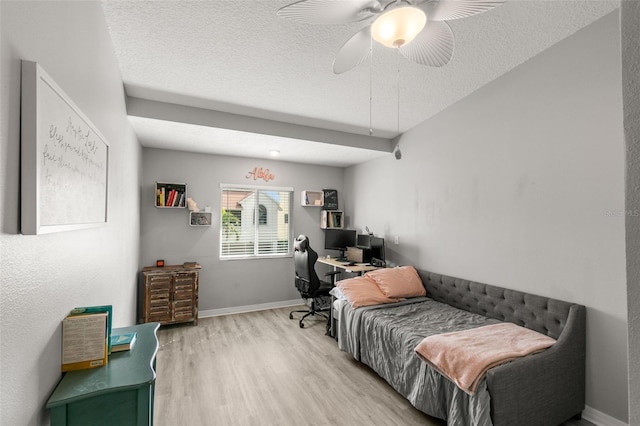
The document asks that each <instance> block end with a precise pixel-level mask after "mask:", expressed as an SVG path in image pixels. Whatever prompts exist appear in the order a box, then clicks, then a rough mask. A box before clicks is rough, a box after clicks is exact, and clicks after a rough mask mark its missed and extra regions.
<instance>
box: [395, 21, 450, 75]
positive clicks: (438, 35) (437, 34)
mask: <svg viewBox="0 0 640 426" xmlns="http://www.w3.org/2000/svg"><path fill="white" fill-rule="evenodd" d="M454 44H455V42H454V39H453V32H452V31H451V27H449V24H447V23H446V22H438V21H429V22H427V25H426V26H425V27H424V29H423V30H422V31H421V32H420V34H418V36H417V37H416V38H415V39H413V41H412V42H411V43H409V44H406V45H404V46H402V47H400V53H401V54H402V55H403V56H404V57H405V58H407V59H410V60H412V61H413V62H416V63H418V64H421V65H429V66H431V67H441V66H443V65H446V64H447V63H449V61H450V60H451V56H452V55H453V47H454Z"/></svg>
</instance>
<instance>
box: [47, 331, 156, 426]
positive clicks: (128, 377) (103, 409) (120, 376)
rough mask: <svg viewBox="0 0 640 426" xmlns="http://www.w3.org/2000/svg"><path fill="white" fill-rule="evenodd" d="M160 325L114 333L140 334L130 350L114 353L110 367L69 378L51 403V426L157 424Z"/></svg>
mask: <svg viewBox="0 0 640 426" xmlns="http://www.w3.org/2000/svg"><path fill="white" fill-rule="evenodd" d="M159 326H160V324H158V323H147V324H140V325H135V326H131V327H123V328H118V329H114V330H113V334H121V333H132V332H136V333H137V338H136V342H135V344H134V345H133V348H132V349H131V350H130V351H123V352H115V353H112V354H111V355H110V356H109V362H108V364H107V365H106V366H104V367H99V368H93V369H89V370H79V371H70V372H68V373H65V374H64V376H63V377H62V380H60V383H58V386H57V387H56V389H55V390H54V391H53V394H52V395H51V397H50V398H49V400H48V401H47V408H49V409H50V410H51V426H59V425H68V426H73V425H94V426H99V425H109V426H112V425H118V426H125V425H138V426H140V425H153V394H154V386H155V381H156V372H155V365H156V353H157V352H158V339H157V337H156V331H157V330H158V327H159Z"/></svg>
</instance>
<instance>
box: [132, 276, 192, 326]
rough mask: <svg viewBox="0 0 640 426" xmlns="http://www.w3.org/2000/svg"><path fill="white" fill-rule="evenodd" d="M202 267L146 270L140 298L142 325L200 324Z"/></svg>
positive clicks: (142, 280) (141, 281)
mask: <svg viewBox="0 0 640 426" xmlns="http://www.w3.org/2000/svg"><path fill="white" fill-rule="evenodd" d="M199 270H200V265H196V266H193V267H185V266H182V265H173V266H163V267H155V266H148V267H145V268H143V270H142V277H141V280H140V291H139V296H138V303H139V314H140V322H141V323H145V322H159V323H160V324H176V323H181V322H193V324H194V325H197V324H198V281H199Z"/></svg>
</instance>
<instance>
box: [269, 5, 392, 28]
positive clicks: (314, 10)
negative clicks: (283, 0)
mask: <svg viewBox="0 0 640 426" xmlns="http://www.w3.org/2000/svg"><path fill="white" fill-rule="evenodd" d="M380 10H382V6H381V5H380V2H379V1H378V0H302V1H299V2H296V3H292V4H290V5H288V6H284V7H283V8H281V9H280V10H278V12H276V13H277V15H278V16H280V17H281V18H286V19H290V20H292V21H298V22H304V23H307V24H347V23H349V22H359V21H363V20H365V19H367V18H369V17H371V16H372V15H374V14H376V13H378V12H379V11H380Z"/></svg>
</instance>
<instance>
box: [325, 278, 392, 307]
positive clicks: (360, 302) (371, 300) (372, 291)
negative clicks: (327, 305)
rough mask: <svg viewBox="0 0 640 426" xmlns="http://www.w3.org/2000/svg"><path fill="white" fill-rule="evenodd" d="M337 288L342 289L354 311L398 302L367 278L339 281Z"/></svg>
mask: <svg viewBox="0 0 640 426" xmlns="http://www.w3.org/2000/svg"><path fill="white" fill-rule="evenodd" d="M336 287H338V288H339V289H340V291H341V292H342V294H343V295H344V297H345V298H346V299H347V301H348V302H349V304H350V305H351V307H352V308H354V309H355V308H359V307H361V306H370V305H380V304H383V303H393V302H398V299H395V298H391V297H387V296H385V295H384V293H382V291H380V288H379V287H378V286H377V285H376V283H375V282H374V281H373V280H371V279H370V278H367V277H366V276H363V277H355V278H349V279H346V280H341V281H338V282H337V283H336Z"/></svg>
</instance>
